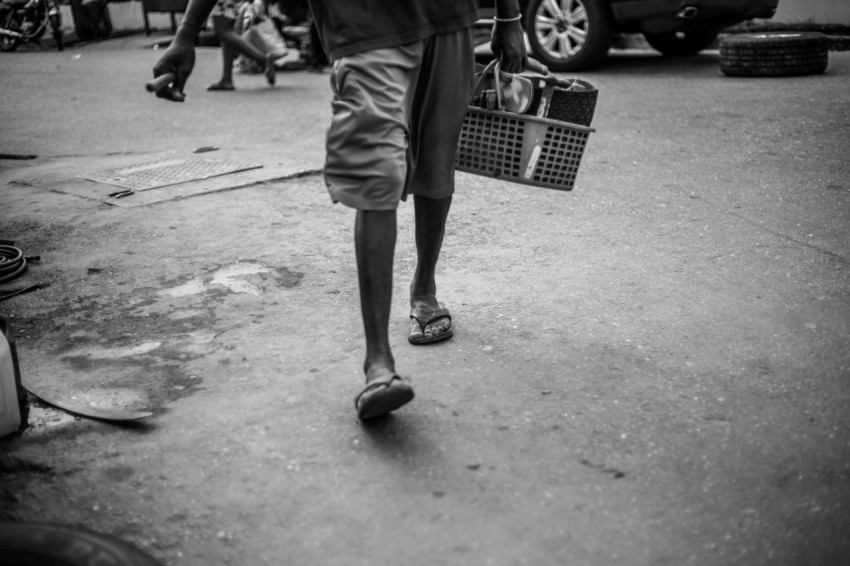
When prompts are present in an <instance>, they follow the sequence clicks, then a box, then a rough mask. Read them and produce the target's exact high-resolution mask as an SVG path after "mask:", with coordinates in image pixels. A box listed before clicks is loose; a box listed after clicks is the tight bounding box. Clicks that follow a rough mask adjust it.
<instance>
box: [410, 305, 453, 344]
mask: <svg viewBox="0 0 850 566" xmlns="http://www.w3.org/2000/svg"><path fill="white" fill-rule="evenodd" d="M413 304H414V306H413V307H411V309H410V331H409V332H408V334H407V341H408V342H410V343H411V344H416V345H420V344H433V343H434V342H442V341H443V340H448V339H449V338H451V337H452V336H453V335H454V329H453V328H452V315H451V314H449V310H448V309H447V308H445V307H444V306H443V304H442V303H437V306H436V308H435V307H434V306H433V304H428V303H426V302H420V301H414V302H413Z"/></svg>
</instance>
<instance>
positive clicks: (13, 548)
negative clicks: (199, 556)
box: [0, 523, 162, 566]
mask: <svg viewBox="0 0 850 566" xmlns="http://www.w3.org/2000/svg"><path fill="white" fill-rule="evenodd" d="M0 563H2V564H4V565H5V564H9V565H14V566H85V565H87V564H94V563H97V564H121V566H162V564H161V563H160V562H158V561H157V560H155V559H154V558H153V557H151V556H150V555H148V554H147V553H145V552H143V551H142V550H140V549H138V548H136V547H135V546H133V545H131V544H130V543H128V542H125V541H123V540H121V539H118V538H115V537H112V536H109V535H105V534H101V533H96V532H94V531H90V530H88V529H83V528H78V527H72V526H70V525H60V524H51V523H0Z"/></svg>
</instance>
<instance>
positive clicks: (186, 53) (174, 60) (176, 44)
mask: <svg viewBox="0 0 850 566" xmlns="http://www.w3.org/2000/svg"><path fill="white" fill-rule="evenodd" d="M194 66H195V46H194V44H193V43H189V42H181V41H178V40H177V38H175V39H174V41H172V42H171V45H170V46H169V47H168V49H166V50H165V53H163V54H162V57H160V59H159V61H157V63H156V65H154V67H153V76H154V78H156V77H159V76H161V75H164V74H166V73H174V76H175V77H176V78H175V79H174V81H173V82H172V83H171V84H166V85H163V86H161V87H159V88H157V89H156V91H155V92H156V96H157V98H164V99H166V100H171V101H173V102H183V100H185V98H186V95H185V94H184V93H183V88H184V86H185V85H186V80H187V79H188V78H189V75H190V74H191V73H192V68H193V67H194Z"/></svg>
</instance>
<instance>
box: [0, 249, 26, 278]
mask: <svg viewBox="0 0 850 566" xmlns="http://www.w3.org/2000/svg"><path fill="white" fill-rule="evenodd" d="M26 269H27V258H25V257H24V252H22V251H21V250H19V249H18V248H16V247H15V246H0V283H5V282H6V281H9V280H11V279H14V278H15V277H17V276H19V275H21V274H22V273H23V272H24V271H26Z"/></svg>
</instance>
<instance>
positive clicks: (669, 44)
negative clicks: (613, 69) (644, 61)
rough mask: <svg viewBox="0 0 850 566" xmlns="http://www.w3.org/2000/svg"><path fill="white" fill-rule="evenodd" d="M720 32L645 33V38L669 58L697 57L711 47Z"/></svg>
mask: <svg viewBox="0 0 850 566" xmlns="http://www.w3.org/2000/svg"><path fill="white" fill-rule="evenodd" d="M719 33H720V32H719V31H684V32H683V31H680V32H672V33H644V34H643V37H644V38H646V42H647V43H649V45H651V46H652V48H653V49H655V50H656V51H658V52H659V53H661V54H662V55H665V56H667V57H687V56H689V55H696V54H697V53H699V52H700V51H702V50H703V49H707V48H709V47H711V44H712V43H714V40H716V39H717V36H718V35H719Z"/></svg>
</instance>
